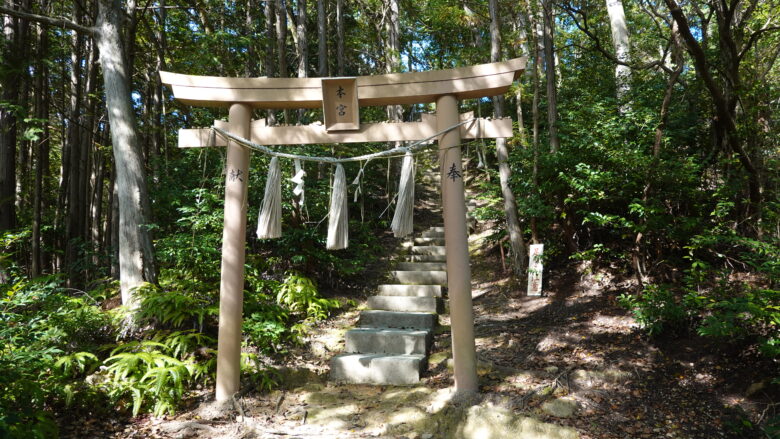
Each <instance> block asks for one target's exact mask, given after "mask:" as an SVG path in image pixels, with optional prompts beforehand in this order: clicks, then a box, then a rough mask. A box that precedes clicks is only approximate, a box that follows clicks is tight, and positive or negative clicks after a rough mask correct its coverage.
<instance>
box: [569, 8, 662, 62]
mask: <svg viewBox="0 0 780 439" xmlns="http://www.w3.org/2000/svg"><path fill="white" fill-rule="evenodd" d="M558 7H560V8H561V9H563V10H564V11H566V13H567V14H568V15H569V17H570V18H571V19H572V21H574V25H575V26H577V29H579V30H580V31H582V33H584V34H585V35H586V36H587V37H588V38H589V39H590V40H591V41H592V42H593V47H592V48H591V49H595V50H596V51H597V52H599V53H601V54H602V55H603V56H604V57H605V58H607V59H608V60H610V61H612V62H613V63H615V64H618V65H622V66H626V67H628V68H630V69H632V70H647V69H652V68H654V67H660V68H661V69H663V70H665V71H667V72H669V73H671V69H669V68H668V67H666V66H665V65H664V60H666V55H667V54H668V53H669V42H667V44H666V47H664V53H663V56H662V58H661V59H660V60H654V61H648V62H646V63H644V64H631V63H627V62H625V61H621V60H619V59H618V58H617V57H616V56H615V55H614V54H613V53H612V52H610V51H609V50H607V49H605V48H604V46H603V45H602V44H601V40H600V39H599V37H598V36H597V35H596V34H594V33H593V32H592V31H591V30H590V27H589V26H588V16H587V15H586V14H585V13H584V12H583V11H582V10H581V9H575V8H572V7H571V6H569V5H566V4H563V3H558ZM575 14H576V15H580V16H581V17H582V22H580V20H578V19H577V17H576V16H575ZM574 46H577V47H582V46H579V45H577V44H574ZM582 48H583V49H587V48H585V47H582Z"/></svg>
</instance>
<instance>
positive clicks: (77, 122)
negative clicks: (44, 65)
mask: <svg viewBox="0 0 780 439" xmlns="http://www.w3.org/2000/svg"><path fill="white" fill-rule="evenodd" d="M82 15H83V11H82V10H81V6H80V4H79V2H75V3H74V4H73V21H79V20H81V16H82ZM71 43H72V44H73V47H72V49H71V54H70V64H71V68H70V85H71V89H70V113H69V117H68V137H67V140H66V141H67V145H63V151H62V154H63V160H62V166H63V176H64V178H63V184H64V185H65V189H64V194H65V197H64V201H65V203H64V205H65V206H67V207H66V211H65V212H66V215H65V242H64V243H63V244H64V246H65V260H64V264H65V265H64V268H65V269H66V271H67V272H68V286H71V287H80V286H81V285H80V282H79V276H78V273H77V272H76V271H75V267H76V264H75V262H76V259H77V257H78V248H79V242H78V241H79V236H80V231H81V230H82V228H83V227H82V223H81V219H82V215H81V213H82V212H83V206H82V205H81V204H80V203H79V199H80V195H81V188H80V186H79V182H80V181H81V175H80V174H79V171H80V170H81V169H83V167H82V166H80V159H81V146H82V143H81V135H82V130H81V125H82V123H83V121H82V120H81V113H82V103H83V99H82V96H83V93H82V90H83V81H82V78H83V77H84V75H83V69H82V57H83V54H84V50H85V38H84V36H83V35H81V34H79V33H78V32H74V33H73V35H72V36H71ZM66 151H67V152H66Z"/></svg>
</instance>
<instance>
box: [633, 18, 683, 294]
mask: <svg viewBox="0 0 780 439" xmlns="http://www.w3.org/2000/svg"><path fill="white" fill-rule="evenodd" d="M671 39H672V60H673V61H674V63H675V69H674V70H673V71H672V74H671V75H670V76H669V80H668V81H667V82H666V91H665V92H664V98H663V100H662V102H661V110H660V111H659V115H658V126H656V128H655V141H654V142H653V159H652V161H651V163H650V166H648V168H647V169H648V171H647V176H646V177H645V187H644V189H643V190H642V203H644V204H646V203H647V200H648V199H649V198H650V193H651V191H652V189H653V176H654V175H655V174H657V172H658V164H659V162H660V160H661V146H662V144H663V135H664V130H665V129H666V123H667V122H668V119H669V106H670V105H671V103H672V93H674V86H675V85H676V84H677V80H678V79H679V78H680V75H681V74H682V72H683V69H684V68H685V63H684V61H685V59H684V58H683V56H682V41H681V40H680V32H679V31H678V27H677V23H676V22H672V36H671ZM646 221H647V219H646V218H645V217H642V219H641V225H642V226H644V225H645V223H646ZM644 237H645V236H644V234H643V233H642V232H637V234H636V236H635V237H634V250H633V255H632V262H633V265H634V271H635V273H636V279H637V281H638V282H639V285H643V284H644V283H645V282H646V281H647V280H648V279H647V275H648V273H647V260H646V257H645V255H646V254H647V252H645V251H642V246H643V244H642V240H643V239H644Z"/></svg>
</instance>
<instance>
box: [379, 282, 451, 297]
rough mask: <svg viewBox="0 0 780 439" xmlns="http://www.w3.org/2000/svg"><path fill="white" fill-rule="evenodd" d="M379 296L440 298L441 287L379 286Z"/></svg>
mask: <svg viewBox="0 0 780 439" xmlns="http://www.w3.org/2000/svg"><path fill="white" fill-rule="evenodd" d="M379 295H380V296H401V297H441V285H398V284H386V285H380V286H379Z"/></svg>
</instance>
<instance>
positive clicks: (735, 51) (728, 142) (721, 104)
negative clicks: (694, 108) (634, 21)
mask: <svg viewBox="0 0 780 439" xmlns="http://www.w3.org/2000/svg"><path fill="white" fill-rule="evenodd" d="M664 2H665V3H666V5H667V7H668V8H669V11H670V12H671V15H672V18H673V19H674V21H675V22H676V23H677V26H678V29H679V32H680V36H681V37H682V40H683V42H684V43H685V46H686V49H687V51H688V54H689V55H690V56H691V58H692V59H693V65H694V66H695V67H696V74H697V75H698V76H699V77H700V78H701V80H702V82H703V83H704V86H705V87H706V89H707V91H708V92H709V95H710V98H711V99H712V103H713V106H714V112H715V116H716V117H715V118H713V127H714V132H715V137H716V141H717V144H718V147H719V149H720V150H721V151H730V152H732V153H734V154H735V155H736V157H737V159H738V160H739V162H740V164H741V165H742V168H743V169H744V170H745V172H746V174H747V180H748V199H749V201H748V208H747V215H746V216H747V219H751V220H752V221H751V222H753V223H757V222H759V221H760V215H761V202H762V195H761V191H762V188H761V175H760V169H759V168H758V167H757V166H756V164H755V161H754V158H753V157H751V153H750V150H751V149H753V148H752V145H746V142H745V139H744V138H743V136H742V134H741V133H740V131H739V128H738V126H737V117H738V115H737V113H738V105H739V102H740V101H741V99H742V97H743V93H744V87H745V84H744V82H743V78H742V72H741V64H742V62H743V61H744V60H745V55H746V54H747V53H748V52H749V51H750V49H751V48H753V46H754V45H755V44H756V42H757V41H758V40H759V39H760V38H761V37H762V36H764V35H766V34H767V33H769V32H775V31H778V30H780V25H779V24H778V22H777V19H776V18H775V17H773V16H770V17H769V18H768V19H767V20H765V21H764V23H763V25H762V26H761V27H760V28H758V29H757V30H754V31H752V32H751V29H749V28H748V19H749V18H750V17H751V15H752V14H753V13H754V12H755V10H756V7H757V6H758V3H759V1H758V0H750V1H740V0H733V1H731V2H725V1H714V0H713V1H711V2H709V4H708V6H709V7H710V8H711V9H712V10H713V11H714V13H715V18H716V20H717V25H718V34H717V35H718V43H719V44H718V47H719V52H720V57H719V61H720V65H713V63H712V62H710V61H709V60H708V59H707V55H706V53H705V50H704V48H703V47H702V45H701V43H700V42H699V40H698V39H697V38H696V37H695V36H694V35H693V31H692V30H691V26H690V24H689V22H688V18H687V17H686V16H685V14H684V13H683V10H682V8H681V7H680V5H679V4H678V3H677V2H676V1H675V0H664ZM718 75H719V76H721V79H722V80H721V81H718V80H717V79H716V78H717V76H718Z"/></svg>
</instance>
